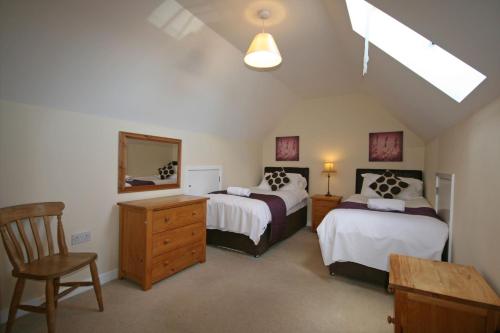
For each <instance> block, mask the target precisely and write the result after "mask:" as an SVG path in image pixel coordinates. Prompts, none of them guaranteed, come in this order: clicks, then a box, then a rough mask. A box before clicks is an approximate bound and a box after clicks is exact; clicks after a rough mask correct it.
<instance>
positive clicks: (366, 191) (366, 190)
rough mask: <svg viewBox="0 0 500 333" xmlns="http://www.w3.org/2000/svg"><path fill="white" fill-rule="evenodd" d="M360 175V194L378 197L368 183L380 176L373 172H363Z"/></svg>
mask: <svg viewBox="0 0 500 333" xmlns="http://www.w3.org/2000/svg"><path fill="white" fill-rule="evenodd" d="M361 177H363V186H361V193H360V194H361V195H362V196H364V197H367V198H380V195H378V194H377V192H375V191H374V190H372V189H371V188H370V184H371V183H373V182H374V181H375V180H376V179H377V178H378V177H380V175H377V174H375V173H364V174H362V175H361Z"/></svg>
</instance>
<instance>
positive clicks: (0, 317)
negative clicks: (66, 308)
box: [0, 269, 118, 324]
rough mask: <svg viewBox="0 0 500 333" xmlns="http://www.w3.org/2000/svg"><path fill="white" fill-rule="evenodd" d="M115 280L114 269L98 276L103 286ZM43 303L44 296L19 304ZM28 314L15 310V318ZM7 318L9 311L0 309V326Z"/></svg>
mask: <svg viewBox="0 0 500 333" xmlns="http://www.w3.org/2000/svg"><path fill="white" fill-rule="evenodd" d="M117 278H118V269H114V270H112V271H109V272H105V273H101V274H99V280H100V281H101V285H103V284H105V283H108V282H109V281H113V280H116V279H117ZM90 280H91V279H90V278H87V279H85V280H84V281H90ZM27 281H29V280H27ZM28 283H29V282H28ZM90 289H92V287H90V286H89V287H80V288H77V289H76V290H75V291H73V292H71V293H69V294H68V295H66V296H64V297H62V298H61V299H60V300H65V299H68V298H70V297H73V296H76V295H78V294H81V293H84V292H86V291H87V290H90ZM43 302H45V296H40V297H37V298H33V299H30V300H27V301H21V304H26V305H34V306H38V305H40V304H42V303H43ZM28 313H29V312H26V311H22V310H17V314H16V318H19V317H22V316H24V315H26V314H28ZM8 317H9V309H8V308H7V309H2V311H0V323H1V324H4V323H6V322H7V319H8Z"/></svg>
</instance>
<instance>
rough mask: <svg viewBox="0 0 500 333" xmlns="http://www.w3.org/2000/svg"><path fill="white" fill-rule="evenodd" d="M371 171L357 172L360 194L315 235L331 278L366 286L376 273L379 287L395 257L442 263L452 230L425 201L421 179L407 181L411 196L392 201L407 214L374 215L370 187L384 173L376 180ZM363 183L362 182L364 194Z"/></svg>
mask: <svg viewBox="0 0 500 333" xmlns="http://www.w3.org/2000/svg"><path fill="white" fill-rule="evenodd" d="M370 171H371V172H374V171H372V170H370V169H368V170H366V169H363V170H362V171H359V172H358V178H359V177H361V179H357V182H358V184H357V186H356V188H357V191H356V192H358V194H354V195H353V196H351V197H349V198H348V199H347V200H345V201H344V202H343V203H342V204H341V205H340V206H339V207H338V208H337V209H334V210H332V211H330V212H329V213H328V214H327V215H326V216H325V218H324V219H323V221H322V222H321V224H320V225H319V227H318V229H317V233H318V238H319V243H320V247H321V254H322V257H323V261H324V263H325V265H327V266H330V272H331V273H332V274H334V273H339V272H340V274H341V275H347V276H350V277H356V278H357V277H359V278H362V279H364V280H370V279H369V278H367V277H369V276H370V275H371V274H372V273H374V274H377V273H378V274H379V276H378V277H376V279H378V280H379V281H380V280H381V279H383V280H385V279H386V277H387V272H388V258H389V255H390V254H391V253H398V254H403V255H409V256H415V257H420V258H425V259H432V260H441V258H442V254H443V249H444V248H445V244H446V241H447V239H448V225H447V224H446V223H444V222H443V221H441V220H440V219H439V218H438V216H437V215H436V214H435V212H434V210H433V209H432V207H431V205H430V204H429V202H428V201H427V200H426V199H425V198H424V197H423V196H422V194H423V193H422V192H423V191H422V181H421V173H416V174H417V175H418V176H419V177H420V179H418V176H417V177H416V178H403V179H404V180H406V181H407V182H408V183H410V189H409V190H408V191H410V192H411V191H413V192H412V193H405V195H401V196H399V197H398V198H397V199H398V200H392V201H394V202H398V203H401V204H402V206H403V207H404V209H403V211H381V210H376V209H370V208H368V207H369V205H368V207H367V204H368V201H369V200H370V199H371V198H375V197H377V194H374V193H372V192H373V191H371V190H370V189H369V188H368V186H369V185H370V182H372V181H374V179H375V178H376V177H379V176H380V172H383V170H380V169H375V171H376V172H378V174H372V175H369V174H368V172H370ZM394 171H395V172H396V171H397V170H394ZM363 172H364V173H363ZM405 172H406V173H408V171H405ZM360 182H363V185H362V187H361V188H360ZM412 186H413V187H415V188H412ZM379 198H380V197H379ZM390 201H391V200H389V201H388V202H390ZM335 269H337V270H338V271H339V272H336V271H335ZM344 272H345V274H343V273H344ZM380 274H382V278H380ZM360 275H361V276H360ZM384 275H385V277H384Z"/></svg>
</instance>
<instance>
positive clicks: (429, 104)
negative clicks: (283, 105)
mask: <svg viewBox="0 0 500 333" xmlns="http://www.w3.org/2000/svg"><path fill="white" fill-rule="evenodd" d="M179 2H180V3H182V4H183V6H185V7H186V8H188V9H189V10H190V11H192V12H193V13H195V14H196V15H197V16H198V17H199V18H200V19H201V20H203V21H204V22H205V23H206V24H207V25H209V26H210V27H211V28H212V29H214V31H216V32H217V33H218V34H220V35H221V36H223V37H224V38H225V39H227V40H228V41H229V42H230V43H232V44H233V45H235V46H236V47H237V48H238V49H240V50H241V51H242V52H245V51H246V48H247V47H248V44H249V42H250V40H251V38H252V37H253V36H254V35H255V33H256V32H257V31H258V30H259V29H260V26H259V21H258V20H257V19H256V12H257V10H258V9H260V8H270V9H271V11H274V15H276V16H278V17H279V19H278V21H279V22H271V24H269V26H268V28H267V30H268V31H269V32H271V33H272V34H273V36H274V37H275V39H276V41H277V43H278V46H279V48H280V51H281V53H282V55H283V58H284V61H283V64H282V65H281V66H280V68H278V69H277V70H275V71H273V72H272V75H273V76H275V77H276V78H278V79H279V80H280V81H282V82H283V83H284V84H286V85H287V86H288V87H289V88H290V89H291V90H292V91H293V92H294V93H295V94H297V95H298V96H300V97H302V98H315V97H324V96H329V95H340V94H344V93H348V92H365V93H367V94H370V95H373V96H374V97H376V98H377V99H379V100H380V101H381V102H383V103H384V104H385V105H386V107H387V108H388V110H389V111H391V112H392V113H393V115H394V116H395V117H396V118H398V119H399V120H400V121H402V122H403V123H405V124H406V125H407V126H408V127H410V128H411V129H412V130H413V131H414V132H415V133H417V134H418V135H420V136H421V137H422V138H424V139H430V138H432V137H434V136H436V135H437V134H438V133H439V132H440V131H442V130H443V129H445V128H447V127H449V126H451V125H453V124H454V123H456V122H457V121H459V120H460V119H462V118H464V117H465V116H467V115H468V114H470V113H472V112H474V111H475V110H477V109H479V108H481V107H482V106H484V105H486V104H487V103H489V102H491V101H492V100H494V99H495V98H496V97H498V96H499V95H500V88H499V87H500V34H499V31H500V1H497V0H484V1H470V0H440V1H435V0H420V1H411V0H405V1H394V0H371V1H369V2H370V3H371V4H373V5H374V6H376V7H378V8H379V9H381V10H383V11H385V12H386V13H388V14H389V15H391V16H393V17H395V18H396V19H398V20H399V21H401V22H402V23H404V24H406V25H407V26H409V27H411V28H412V29H414V30H415V31H417V32H419V33H420V34H422V35H424V36H425V37H427V38H429V39H431V40H432V41H433V42H434V43H435V44H438V45H440V46H441V47H443V48H444V49H445V50H447V51H448V52H451V53H452V54H454V55H455V56H457V57H458V58H459V59H461V60H463V61H465V62H466V63H468V64H469V65H471V66H472V67H474V68H476V69H477V70H479V71H480V72H482V73H483V74H485V75H486V76H487V79H486V80H485V81H484V82H483V83H482V84H481V85H480V86H479V87H478V88H477V89H476V90H475V91H473V92H472V93H471V94H470V95H469V96H468V97H467V98H466V99H465V100H464V101H462V103H457V102H455V101H454V100H452V99H451V98H449V97H448V96H447V95H445V94H444V93H442V92H441V91H439V90H438V89H436V88H435V87H434V86H432V85H430V84H429V83H427V82H426V81H425V80H423V79H421V78H420V77H419V76H417V75H416V74H414V73H413V72H412V71H410V70H409V69H407V68H406V67H404V66H403V65H401V64H400V63H399V62H397V61H396V60H394V59H393V58H391V57H390V56H388V55H387V54H385V53H383V52H382V51H380V50H379V49H377V48H376V47H374V46H372V47H371V48H370V63H369V68H368V75H367V76H365V77H363V78H362V77H361V71H362V56H363V47H364V45H363V43H364V41H363V40H362V38H361V37H360V36H359V35H357V34H356V33H355V32H353V31H352V29H351V25H350V21H349V17H348V13H347V8H346V4H345V1H344V0H307V1H304V0H286V1H269V0H268V1H266V0H263V1H233V0H207V1H200V0H179ZM252 15H253V16H252Z"/></svg>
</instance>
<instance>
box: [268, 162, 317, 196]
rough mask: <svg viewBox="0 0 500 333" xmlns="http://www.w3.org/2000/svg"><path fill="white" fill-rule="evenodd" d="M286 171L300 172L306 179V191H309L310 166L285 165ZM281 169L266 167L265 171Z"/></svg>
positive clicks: (279, 168) (278, 168)
mask: <svg viewBox="0 0 500 333" xmlns="http://www.w3.org/2000/svg"><path fill="white" fill-rule="evenodd" d="M283 168H284V169H285V172H289V173H300V174H301V175H302V176H303V177H304V178H305V179H306V180H307V186H306V191H307V192H309V168H297V167H283ZM278 170H281V167H264V173H267V172H274V171H278Z"/></svg>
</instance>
